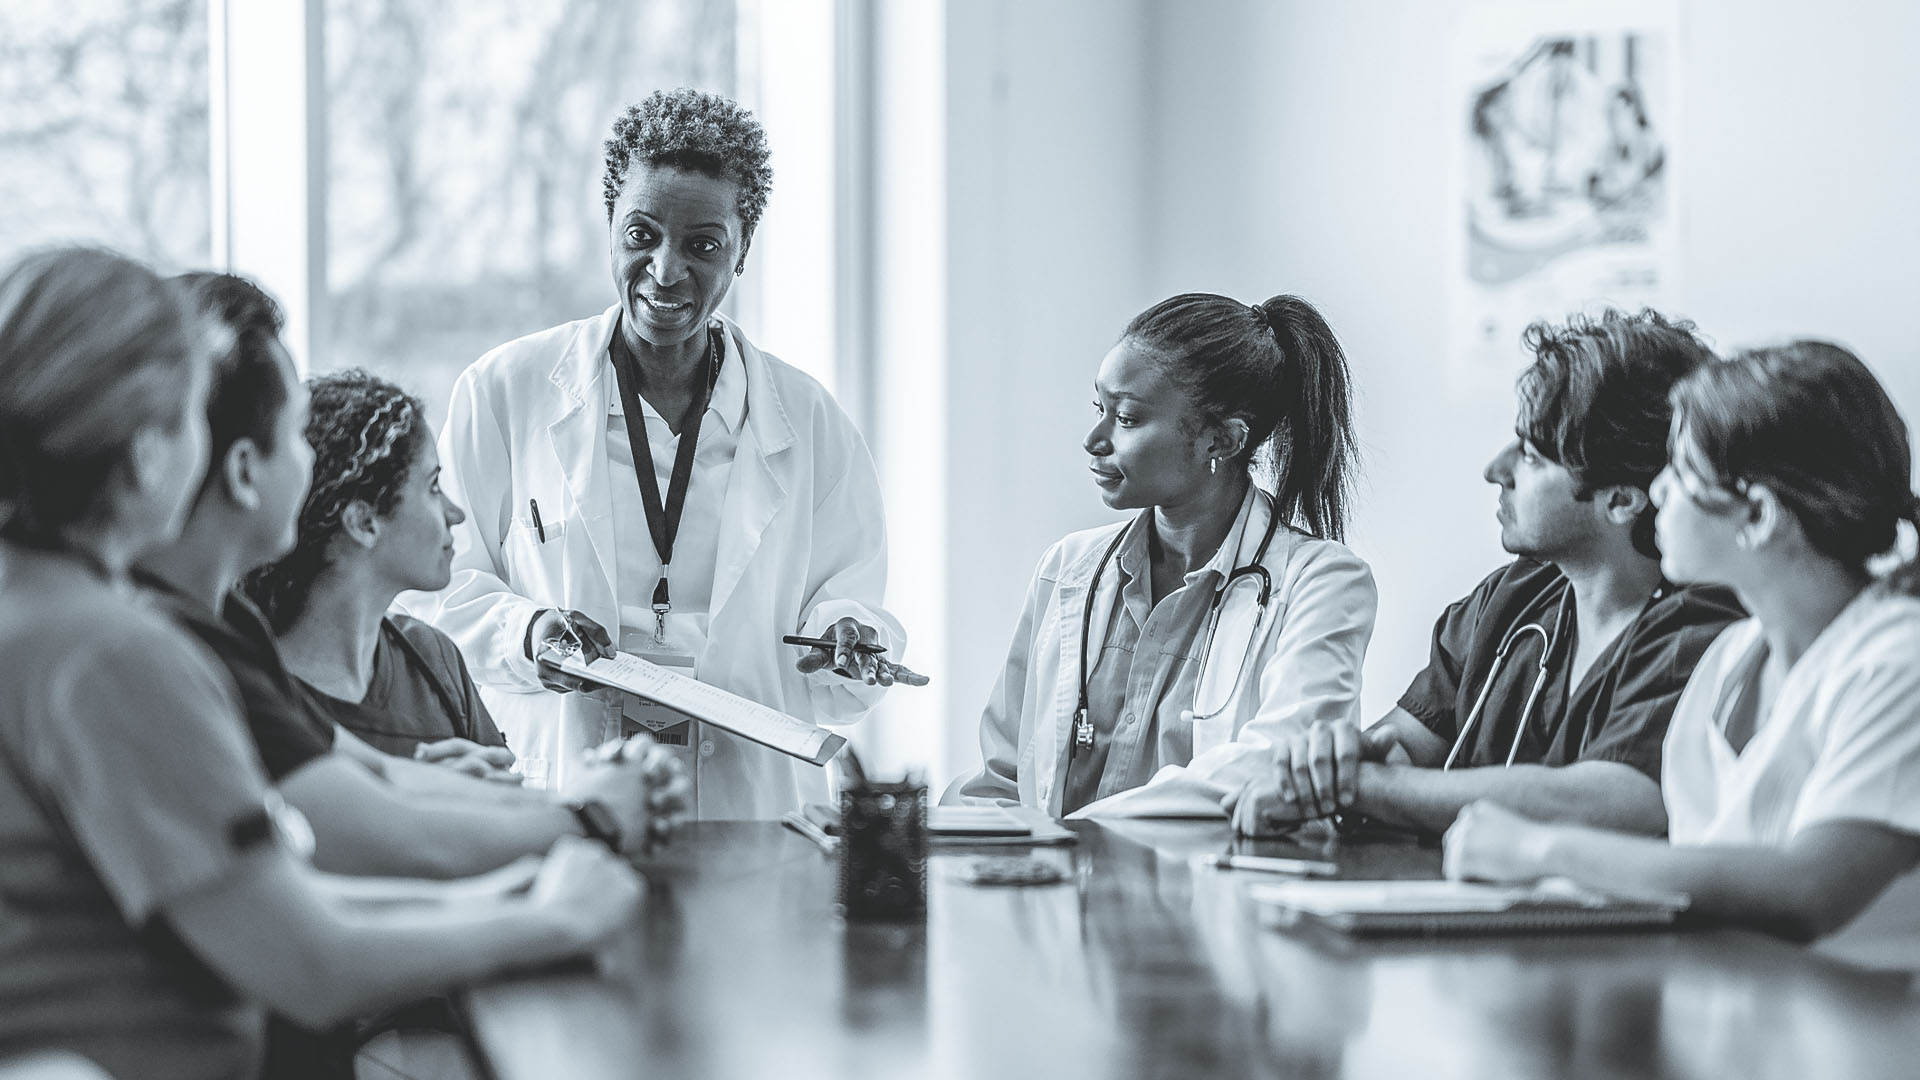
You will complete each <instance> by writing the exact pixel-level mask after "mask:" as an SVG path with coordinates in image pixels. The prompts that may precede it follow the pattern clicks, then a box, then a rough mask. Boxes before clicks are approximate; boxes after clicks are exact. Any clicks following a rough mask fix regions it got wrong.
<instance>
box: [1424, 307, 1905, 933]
mask: <svg viewBox="0 0 1920 1080" xmlns="http://www.w3.org/2000/svg"><path fill="white" fill-rule="evenodd" d="M1673 404H1674V411H1673V425H1672V437H1671V439H1670V441H1669V444H1668V445H1669V451H1670V457H1671V460H1670V462H1669V463H1668V465H1667V468H1666V470H1665V471H1664V472H1662V473H1661V474H1660V476H1659V477H1658V478H1657V479H1656V480H1655V481H1654V485H1653V490H1652V494H1653V501H1654V503H1655V505H1656V506H1658V507H1659V515H1658V516H1657V517H1656V518H1655V519H1654V526H1655V531H1656V533H1657V535H1658V539H1659V545H1660V553H1661V555H1660V566H1661V570H1662V571H1663V572H1664V573H1665V574H1666V576H1667V577H1668V578H1669V579H1671V580H1673V581H1676V582H1687V583H1695V582H1703V583H1714V584H1722V585H1728V586H1731V587H1732V588H1733V590H1734V592H1735V593H1737V594H1739V597H1740V602H1741V604H1742V605H1744V606H1745V608H1746V609H1747V610H1748V611H1750V612H1752V613H1753V617H1752V618H1749V619H1747V620H1745V621H1743V622H1737V623H1734V624H1733V625H1732V626H1730V627H1728V628H1727V629H1726V630H1725V631H1723V632H1722V633H1721V634H1720V636H1719V637H1718V638H1716V639H1715V640H1714V643H1713V644H1712V645H1711V646H1710V647H1709V648H1708V649H1707V652H1706V654H1705V655H1704V656H1702V657H1701V659H1700V663H1699V665H1698V666H1696V667H1695V668H1694V671H1693V677H1692V678H1691V679H1690V680H1689V681H1688V682H1687V687H1686V690H1685V691H1683V692H1682V693H1681V696H1680V701H1679V703H1678V704H1677V705H1676V706H1675V707H1674V712H1673V721H1672V723H1671V724H1670V725H1669V727H1668V729H1667V741H1666V746H1665V750H1664V756H1663V759H1662V770H1663V772H1662V777H1661V791H1662V794H1663V796H1664V798H1665V800H1666V809H1667V826H1668V840H1667V841H1661V840H1648V839H1641V838H1637V837H1631V836H1626V835H1622V834H1618V833H1613V832H1608V831H1605V830H1600V829H1588V828H1577V827H1573V826H1565V825H1546V824H1540V823H1536V822H1533V821H1530V820H1528V819H1527V818H1524V817H1521V816H1519V815H1516V814H1514V813H1512V812H1511V811H1508V810H1504V809H1501V808H1499V807H1497V806H1494V805H1493V804H1491V803H1485V802H1482V803H1475V804H1473V805H1472V806H1469V807H1467V808H1466V809H1465V810H1463V811H1461V814H1460V817H1459V819H1458V820H1457V821H1455V823H1454V826H1453V828H1452V829H1451V830H1449V831H1448V833H1447V836H1446V869H1447V873H1448V874H1449V875H1450V876H1453V877H1467V878H1485V879H1493V880H1530V879H1533V878H1538V877H1547V876H1555V875H1557V876H1564V877H1570V878H1575V879H1577V880H1580V881H1585V882H1588V883H1591V884H1593V885H1597V886H1600V887H1601V888H1610V889H1617V890H1620V891H1622V892H1629V893H1632V892H1667V893H1685V894H1687V895H1688V896H1690V897H1691V898H1692V901H1693V905H1692V906H1693V910H1694V911H1696V912H1699V913H1701V914H1704V915H1707V916H1711V917H1715V918H1719V919H1723V920H1726V921H1730V922H1736V923H1743V924H1747V925H1750V926H1754V927H1757V928H1760V929H1764V930H1769V931H1772V932H1774V933H1779V934H1783V935H1785V936H1788V937H1793V938H1797V939H1802V940H1804V939H1808V938H1813V937H1819V936H1821V935H1824V934H1827V933H1830V932H1832V931H1834V930H1835V929H1837V928H1839V927H1841V926H1843V925H1845V924H1847V923H1848V922H1850V921H1851V920H1853V919H1854V918H1855V916H1857V915H1859V914H1860V913H1861V912H1862V910H1863V909H1865V908H1866V907H1867V906H1868V905H1869V904H1870V903H1872V902H1873V901H1874V899H1875V898H1876V897H1878V896H1879V895H1880V894H1881V892H1882V891H1883V890H1885V889H1886V888H1887V887H1888V885H1889V884H1890V883H1892V882H1893V881H1894V880H1895V879H1896V878H1898V877H1899V876H1900V875H1902V874H1904V873H1906V872H1908V871H1909V870H1912V869H1913V868H1914V866H1915V865H1916V862H1920V597H1917V596H1916V594H1920V571H1917V570H1916V567H1915V565H1914V563H1913V562H1911V561H1907V562H1905V563H1904V564H1902V565H1899V566H1898V567H1896V568H1895V569H1894V570H1893V571H1892V572H1891V573H1890V574H1888V575H1886V576H1885V577H1876V575H1875V574H1874V572H1873V565H1874V563H1875V562H1876V560H1878V559H1881V558H1885V557H1887V556H1888V554H1889V553H1890V552H1891V551H1893V550H1895V548H1896V543H1895V541H1896V539H1897V538H1898V535H1899V533H1898V529H1899V525H1900V523H1901V522H1909V523H1913V524H1915V525H1920V500H1916V498H1915V496H1914V494H1913V489H1912V487H1911V486H1910V485H1911V483H1912V473H1911V470H1912V464H1913V458H1912V450H1911V447H1910V445H1909V443H1908V434H1907V425H1906V422H1905V421H1904V420H1902V419H1901V417H1900V413H1899V411H1898V410H1897V409H1895V408H1894V405H1893V402H1892V401H1891V400H1890V399H1889V398H1888V397H1887V393H1886V391H1885V390H1884V389H1883V388H1882V387H1881V386H1880V383H1879V382H1878V381H1877V380H1876V379H1875V378H1874V377H1873V374H1872V372H1870V371H1868V370H1867V368H1866V365H1864V364H1862V363H1861V362H1860V361H1859V359H1858V358H1856V357H1855V356H1854V355H1853V354H1852V353H1850V352H1848V351H1846V350H1845V349H1842V348H1840V347H1838V346H1836V345H1830V344H1827V343H1825V342H1820V341H1800V342H1795V343H1794V344H1791V345H1788V346H1784V347H1780V348H1771V349H1759V350H1755V351H1753V352H1749V353H1746V354H1744V355H1741V356H1738V357H1735V358H1734V359H1732V360H1728V361H1724V362H1721V363H1715V364H1710V365H1708V366H1705V367H1702V368H1700V369H1698V370H1696V371H1695V372H1693V373H1692V374H1691V375H1689V376H1687V377H1686V378H1685V379H1683V380H1682V381H1681V382H1680V383H1679V384H1677V385H1676V386H1675V387H1674V390H1673ZM1669 841H1670V842H1669ZM1909 884H1914V885H1920V880H1913V879H1910V881H1909ZM1907 903H1908V908H1907V910H1906V912H1905V914H1904V918H1905V919H1906V922H1907V925H1905V926H1903V927H1901V928H1900V929H1902V930H1904V931H1906V932H1908V933H1911V932H1914V931H1920V926H1916V925H1913V910H1912V906H1911V905H1912V893H1911V892H1909V895H1908V900H1907Z"/></svg>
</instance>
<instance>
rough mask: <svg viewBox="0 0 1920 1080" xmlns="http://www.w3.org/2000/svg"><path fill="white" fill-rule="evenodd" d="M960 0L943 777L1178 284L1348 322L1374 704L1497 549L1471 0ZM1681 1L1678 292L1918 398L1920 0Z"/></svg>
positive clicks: (1725, 334) (1384, 702) (1355, 538)
mask: <svg viewBox="0 0 1920 1080" xmlns="http://www.w3.org/2000/svg"><path fill="white" fill-rule="evenodd" d="M947 6H948V14H947V30H948V41H947V46H946V63H947V65H948V72H947V82H946V87H947V94H948V102H947V105H946V110H945V115H946V117H947V118H948V121H949V122H950V123H951V125H952V129H951V130H950V131H949V132H948V135H947V139H946V147H947V154H948V161H947V177H948V179H947V184H948V188H949V191H948V200H947V209H948V223H947V228H948V236H947V243H948V247H949V259H948V264H947V265H948V269H947V273H948V275H949V283H948V288H947V290H946V297H947V302H948V305H949V306H948V310H947V313H946V317H947V319H948V322H949V329H948V333H947V334H946V336H945V341H946V344H947V349H948V356H947V360H946V362H947V364H948V372H947V375H946V383H947V387H948V396H947V401H946V403H945V408H944V410H942V415H943V417H944V420H945V423H946V424H947V425H948V428H949V430H948V434H947V443H946V445H947V448H948V453H949V461H948V464H947V469H946V473H947V475H946V482H947V485H948V489H947V495H946V498H945V500H944V509H945V512H946V513H947V514H948V516H949V519H950V520H949V522H948V523H947V525H946V527H945V528H944V529H943V535H944V536H945V537H946V538H947V540H948V543H949V545H950V550H949V552H948V555H949V562H948V570H947V585H948V592H949V597H948V600H949V611H948V615H947V618H946V619H945V620H944V626H945V629H946V633H947V634H948V640H947V642H946V645H945V648H944V649H943V650H942V655H941V657H940V659H939V660H938V661H937V662H933V666H934V667H935V669H936V670H937V671H938V672H939V674H940V675H942V676H943V680H942V681H943V683H944V687H945V689H944V694H945V705H946V709H947V712H948V714H949V715H948V719H947V723H948V733H949V734H948V740H947V744H948V761H947V762H946V763H944V766H945V767H944V768H943V767H941V766H940V765H939V764H936V767H935V770H934V771H935V773H936V778H939V777H943V776H945V775H950V774H951V773H952V772H953V771H956V770H960V769H966V768H971V767H973V764H974V763H975V762H976V761H977V753H978V751H977V749H976V746H975V729H976V720H977V717H978V714H979V707H980V703H981V701H982V700H983V698H984V697H985V694H986V691H987V688H988V687H989V686H990V684H991V682H992V680H993V678H994V676H995V675H996V674H997V672H998V670H999V666H1000V664H1001V662H1002V659H1003V656H1002V651H1003V649H1004V647H1005V642H1006V637H1007V633H1008V631H1009V629H1010V628H1011V624H1012V620H1013V618H1014V617H1015V614H1016V612H1017V610H1018V606H1019V603H1020V600H1021V591H1022V589H1023V588H1024V586H1025V584H1026V581H1027V578H1028V575H1029V573H1030V572H1031V569H1032V565H1033V561H1034V559H1035V558H1036V557H1037V556H1038V555H1039V554H1040V552H1041V551H1042V550H1043V549H1044V548H1045V546H1046V544H1047V543H1048V542H1049V541H1051V540H1052V539H1054V538H1056V537H1058V536H1060V535H1062V534H1063V533H1065V532H1067V531H1069V530H1071V529H1074V528H1079V527H1083V526H1086V525H1089V524H1094V523H1097V522H1099V521H1101V520H1106V519H1108V515H1107V513H1106V512H1105V511H1103V510H1102V508H1101V507H1100V505H1099V503H1098V502H1097V500H1096V499H1095V497H1094V493H1093V492H1092V491H1091V489H1090V488H1089V487H1088V485H1087V483H1086V480H1085V477H1084V472H1083V469H1082V461H1081V454H1080V452H1079V450H1078V440H1079V438H1080V436H1081V434H1082V433H1083V432H1084V429H1085V427H1086V422H1087V419H1088V410H1087V407H1086V405H1085V399H1086V398H1087V386H1088V384H1089V382H1090V381H1091V375H1092V371H1093V368H1094V366H1095V364H1096V363H1097V361H1098V358H1099V356H1100V355H1101V354H1102V352H1103V351H1104V350H1105V349H1106V348H1107V346H1108V345H1109V343H1110V342H1111V340H1112V338H1113V336H1114V335H1115V334H1116V333H1117V331H1118V330H1119V328H1120V326H1121V325H1123V324H1124V322H1125V320H1126V319H1127V318H1128V317H1130V316H1131V315H1132V314H1133V313H1134V312H1136V311H1138V310H1139V309H1141V308H1143V307H1145V306H1146V305H1147V304H1148V303H1151V302H1152V301H1154V300H1157V299H1159V298H1161V297H1162V296H1165V295H1170V294H1172V293H1175V292H1181V291H1186V290H1191V289H1204V290H1212V291H1218V292H1224V293H1228V294H1230V295H1233V296H1237V297H1239V298H1241V299H1245V300H1255V299H1260V298H1264V297H1266V296H1268V295H1271V294H1273V293H1277V292H1293V293H1298V294H1300V295H1303V296H1305V297H1307V298H1308V299H1310V300H1312V301H1313V302H1314V303H1315V304H1316V305H1318V306H1320V308H1321V310H1322V311H1323V312H1325V313H1326V315H1327V317H1328V319H1329V321H1330V322H1331V323H1332V324H1333V326H1334V328H1335V329H1336V330H1337V331H1338V332H1339V333H1340V336H1341V338H1342V340H1343V341H1344V342H1345V344H1346V346H1347V348H1348V351H1349V354H1350V358H1351V360H1352V362H1353V365H1354V369H1355V375H1356V384H1357V395H1358V419H1359V424H1360V429H1361V437H1362V442H1363V445H1364V450H1365V470H1366V471H1365V475H1364V476H1363V478H1362V487H1361V491H1360V500H1359V509H1358V515H1357V520H1356V522H1355V529H1354V532H1353V535H1352V536H1351V537H1350V542H1351V543H1352V544H1353V546H1354V547H1355V548H1357V549H1358V550H1359V551H1360V552H1361V554H1362V555H1364V556H1365V557H1366V558H1367V559H1368V560H1369V561H1370V562H1371V563H1372V564H1373V567H1374V571H1375V574H1376V576H1377V578H1378V581H1379V584H1380V621H1379V627H1378V630H1377V632H1376V634H1375V637H1374V643H1373V648H1372V650H1371V653H1370V655H1369V660H1368V666H1367V672H1366V679H1367V686H1366V706H1365V708H1366V713H1367V715H1368V716H1369V717H1371V716H1374V715H1378V714H1379V713H1380V712H1382V711H1384V710H1385V709H1386V708H1387V707H1388V706H1390V705H1391V703H1392V701H1393V699H1394V698H1395V697H1396V696H1397V695H1398V693H1399V691H1400V690H1401V689H1403V688H1404V687H1405V685H1406V683H1407V681H1408V679H1410V678H1411V677H1412V675H1413V673H1414V672H1415V671H1417V670H1418V669H1419V668H1420V667H1421V666H1422V665H1423V664H1424V663H1425V660H1426V642H1427V635H1428V633H1429V631H1430V628H1431V625H1432V621H1433V619H1434V617H1435V616H1436V615H1437V614H1438V613H1439V611H1440V609H1441V607H1443V606H1444V605H1445V604H1446V603H1447V602H1448V601H1450V600H1452V599H1453V598H1455V597H1457V596H1459V595H1461V594H1462V593H1464V592H1466V591H1467V589H1468V588H1469V587H1470V586H1471V585H1472V584H1473V582H1475V581H1476V580H1478V578H1479V577H1480V576H1481V575H1482V574H1484V573H1485V572H1486V571H1488V570H1489V569H1491V568H1492V567H1493V566H1494V565H1496V564H1497V563H1498V562H1499V561H1500V560H1501V559H1502V557H1503V556H1502V553H1501V552H1500V550H1499V547H1498V544H1497V531H1496V529H1495V527H1494V524H1493V520H1492V512H1493V506H1494V503H1493V496H1492V492H1491V489H1490V488H1489V487H1488V486H1487V485H1486V484H1485V483H1484V482H1483V481H1482V480H1481V479H1480V470H1481V467H1482V465H1483V464H1484V462H1485V460H1486V459H1487V457H1489V456H1490V455H1491V454H1492V453H1493V451H1494V450H1495V449H1497V448H1498V446H1499V445H1500V443H1501V442H1503V441H1504V438H1505V437H1506V434H1507V433H1508V432H1509V431H1510V430H1511V426H1512V419H1513V417H1512V394H1511V384H1510V378H1509V376H1508V375H1506V374H1500V373H1495V374H1490V375H1486V376H1483V377H1481V378H1480V381H1479V382H1465V383H1463V382H1461V381H1460V380H1458V379H1454V380H1448V379H1443V378H1441V377H1440V376H1439V373H1440V371H1441V369H1442V365H1443V364H1444V355H1445V354H1444V344H1445V342H1444V338H1443V333H1444V331H1445V327H1446V308H1445V282H1446V278H1445V263H1444V259H1445V250H1446V248H1445V237H1446V234H1445V232H1444V229H1445V228H1446V222H1447V221H1448V216H1447V212H1448V208H1447V206H1446V205H1445V203H1444V201H1443V200H1444V196H1443V192H1444V189H1445V185H1444V184H1443V183H1441V176H1442V172H1441V170H1442V169H1444V168H1445V165H1446V162H1447V156H1446V152H1445V150H1446V147H1445V143H1444V142H1443V138H1444V136H1445V134H1446V133H1447V132H1448V131H1450V130H1452V124H1453V122H1454V117H1453V115H1452V113H1451V112H1450V111H1449V104H1448V102H1447V100H1446V99H1445V96H1444V93H1443V90H1444V87H1445V75H1446V72H1445V67H1444V65H1445V62H1446V59H1445V51H1444V47H1445V43H1446V40H1447V35H1448V31H1449V27H1450V25H1451V22H1450V20H1451V19H1452V18H1453V17H1454V14H1455V13H1456V12H1457V11H1458V10H1459V6H1460V5H1459V3H1458V2H1457V0H1455V2H1451V3H1444V2H1438V0H1348V2H1343V3H1314V2H1307V0H1287V2H1280V0H1179V2H1178V3H1175V2H1172V0H1130V2H1124V3H1102V2H1099V0H1044V2H1034V0H1029V2H1027V3H1016V2H1010V0H984V2H976V0H956V2H953V3H949V4H948V5H947ZM1682 13H1683V22H1682V35H1683V40H1682V43H1681V53H1680V62H1679V67H1680V72H1681V87H1680V90H1681V95H1680V97H1681V101H1682V102H1683V108H1684V110H1685V115H1684V118H1683V136H1682V137H1683V139H1684V141H1683V142H1682V143H1681V144H1680V146H1679V147H1678V151H1677V152H1678V153H1680V154H1684V155H1685V161H1684V183H1685V189H1684V190H1683V192H1682V196H1681V197H1682V204H1681V214H1682V239H1681V245H1682V259H1683V263H1684V270H1683V273H1684V279H1685V281H1684V292H1683V302H1682V304H1681V305H1680V313H1681V314H1685V315H1688V316H1691V317H1693V318H1694V319H1696V320H1697V321H1698V322H1699V323H1700V325H1701V327H1702V329H1703V330H1705V331H1706V332H1707V333H1708V334H1709V335H1710V336H1711V337H1713V338H1714V339H1715V340H1716V341H1717V342H1718V343H1719V344H1721V345H1723V346H1726V345H1737V344H1744V343H1750V342H1754V341H1756V340H1760V339H1766V338H1773V337H1779V336H1782V335H1787V334H1811V335H1825V336H1831V337H1834V338H1837V339H1839V340H1841V341H1843V342H1845V343H1847V344H1849V345H1851V346H1852V347H1854V348H1855V349H1857V350H1858V351H1859V352H1860V353H1861V355H1862V356H1864V357H1865V358H1866V359H1867V361H1868V362H1869V363H1870V364H1873V365H1874V366H1875V367H1876V369H1877V370H1878V371H1879V372H1880V373H1881V375H1882V377H1883V378H1884V379H1885V380H1886V381H1887V382H1888V384H1889V386H1890V388H1891V389H1892V390H1893V392H1894V396H1895V400H1896V401H1897V402H1898V403H1899V404H1900V405H1901V407H1902V409H1903V411H1904V412H1905V413H1906V414H1907V415H1908V417H1909V418H1910V419H1913V420H1920V320H1916V319H1914V318H1913V317H1912V316H1909V315H1906V314H1905V311H1906V310H1907V306H1908V304H1910V303H1911V302H1912V301H1911V299H1910V296H1909V294H1911V293H1914V292H1915V291H1916V287H1917V286H1920V274H1916V273H1915V271H1914V269H1913V265H1914V260H1915V259H1916V258H1917V257H1920V256H1916V254H1915V253H1916V252H1920V197H1917V196H1916V195H1915V194H1914V192H1915V191H1916V189H1920V183H1917V182H1920V71H1916V70H1915V68H1914V65H1913V64H1912V58H1911V55H1910V53H1911V50H1912V48H1913V46H1914V44H1915V43H1916V42H1920V4H1909V3H1906V2H1905V0H1830V2H1827V3H1822V4H1811V3H1803V2H1788V0H1746V2H1741V0H1683V3H1682ZM1521 361H1522V357H1521V355H1520V352H1519V348H1518V345H1517V344H1516V347H1515V352H1514V363H1515V370H1517V369H1518V366H1519V365H1520V363H1521ZM888 362H891V360H890V359H889V361H888ZM895 517H896V519H897V518H898V517H899V514H898V512H897V511H896V512H895ZM900 527H901V526H900V523H899V522H898V521H897V520H896V524H895V531H896V533H898V532H899V530H900Z"/></svg>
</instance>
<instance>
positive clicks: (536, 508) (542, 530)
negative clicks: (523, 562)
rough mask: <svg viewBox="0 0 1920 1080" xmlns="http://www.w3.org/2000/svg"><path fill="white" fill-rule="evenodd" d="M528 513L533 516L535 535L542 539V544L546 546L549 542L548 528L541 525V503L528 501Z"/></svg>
mask: <svg viewBox="0 0 1920 1080" xmlns="http://www.w3.org/2000/svg"><path fill="white" fill-rule="evenodd" d="M527 512H528V513H530V514H532V515H533V531H534V534H535V535H536V536H538V537H540V542H541V543H543V544H544V543H546V542H547V527H546V526H545V525H542V524H540V504H539V503H537V502H535V501H534V500H532V499H528V500H527Z"/></svg>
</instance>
